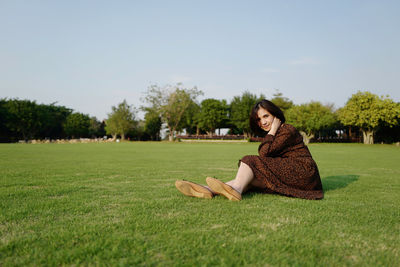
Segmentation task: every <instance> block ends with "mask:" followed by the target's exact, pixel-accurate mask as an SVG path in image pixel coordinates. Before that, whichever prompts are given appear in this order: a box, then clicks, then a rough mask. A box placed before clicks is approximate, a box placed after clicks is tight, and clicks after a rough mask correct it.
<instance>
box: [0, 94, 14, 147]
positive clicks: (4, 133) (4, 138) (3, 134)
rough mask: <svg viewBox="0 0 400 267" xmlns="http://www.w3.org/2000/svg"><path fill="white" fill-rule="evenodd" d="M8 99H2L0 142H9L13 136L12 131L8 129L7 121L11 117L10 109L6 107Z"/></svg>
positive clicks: (0, 105)
mask: <svg viewBox="0 0 400 267" xmlns="http://www.w3.org/2000/svg"><path fill="white" fill-rule="evenodd" d="M6 104H7V100H6V99H5V98H1V99H0V143H2V142H8V141H10V139H11V138H12V136H11V131H10V130H9V129H8V126H7V121H8V118H9V113H8V109H7V108H6Z"/></svg>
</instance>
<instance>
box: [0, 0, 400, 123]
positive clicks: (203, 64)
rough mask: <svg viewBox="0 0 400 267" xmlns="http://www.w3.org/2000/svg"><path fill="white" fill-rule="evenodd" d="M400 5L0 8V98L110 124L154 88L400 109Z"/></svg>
mask: <svg viewBox="0 0 400 267" xmlns="http://www.w3.org/2000/svg"><path fill="white" fill-rule="evenodd" d="M399 14H400V1H397V0H395V1H385V0H383V1H378V0H375V1H370V0H361V1H351V0H347V1H321V0H319V1H308V0H301V1H286V0H282V1H276V0H275V1H267V0H266V1H252V0H248V1H243V0H240V1H235V0H230V1H219V0H213V1H207V0H202V1H194V0H193V1H191V0H182V1H162V0H160V1H151V0H150V1H139V0H137V1H135V0H130V1H128V0H127V1H119V0H116V1H94V0H68V1H61V0H59V1H57V0H56V1H54V0H48V1H45V0H36V1H31V0H0V98H4V97H7V98H20V99H30V100H36V101H37V102H38V103H45V104H50V103H53V102H57V104H58V105H64V106H67V107H69V108H73V109H74V110H75V111H78V112H82V113H86V114H89V115H91V116H96V117H97V118H98V119H100V120H101V119H104V118H106V117H107V113H109V112H110V111H111V106H113V105H117V104H118V103H120V102H122V101H123V99H126V100H127V102H128V103H129V104H133V105H134V106H136V107H139V106H140V105H142V102H141V101H140V98H141V97H143V93H144V92H145V91H146V90H147V88H148V86H149V85H151V84H158V85H160V86H163V85H166V84H175V83H177V82H182V83H183V85H184V86H185V87H193V86H197V87H198V88H199V89H200V90H202V91H203V92H204V96H202V97H201V98H199V100H201V99H205V98H216V99H226V100H227V101H228V102H229V101H230V100H231V99H232V98H233V96H237V95H241V94H242V92H244V91H245V90H249V91H250V92H252V93H255V94H257V95H258V94H260V93H263V94H264V95H266V96H267V97H271V96H272V95H273V94H274V93H275V92H276V90H279V91H280V92H281V93H283V95H284V96H286V97H288V98H290V99H291V100H292V101H293V102H294V103H295V104H301V103H306V102H309V101H311V100H316V101H321V102H322V103H334V104H335V106H336V107H341V106H343V105H344V104H345V102H346V101H347V100H348V98H349V97H350V96H351V95H352V94H353V93H356V92H357V91H358V90H362V91H366V90H368V91H371V92H373V93H375V94H378V95H386V94H388V95H389V96H390V97H391V98H392V99H393V100H395V101H397V102H399V101H400V78H399V77H400V73H399V70H400V68H399V62H400V50H399V49H400V16H399Z"/></svg>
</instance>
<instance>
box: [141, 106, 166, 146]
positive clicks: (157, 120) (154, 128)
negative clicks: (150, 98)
mask: <svg viewBox="0 0 400 267" xmlns="http://www.w3.org/2000/svg"><path fill="white" fill-rule="evenodd" d="M144 121H145V122H144V132H145V133H146V134H148V135H149V136H150V139H151V140H152V141H156V140H160V130H161V125H162V121H161V117H160V115H159V114H158V113H157V112H155V111H154V110H151V109H149V110H147V113H146V114H145V115H144Z"/></svg>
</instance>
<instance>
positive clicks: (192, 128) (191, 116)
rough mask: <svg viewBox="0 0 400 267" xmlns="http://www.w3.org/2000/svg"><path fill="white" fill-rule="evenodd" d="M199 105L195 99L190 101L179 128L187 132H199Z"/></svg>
mask: <svg viewBox="0 0 400 267" xmlns="http://www.w3.org/2000/svg"><path fill="white" fill-rule="evenodd" d="M199 114H200V105H199V104H198V103H197V102H196V101H193V100H192V101H191V102H190V104H189V107H188V108H187V109H186V111H185V113H184V115H183V118H182V121H181V126H180V128H182V129H185V130H186V133H187V134H196V135H199V134H200V125H199Z"/></svg>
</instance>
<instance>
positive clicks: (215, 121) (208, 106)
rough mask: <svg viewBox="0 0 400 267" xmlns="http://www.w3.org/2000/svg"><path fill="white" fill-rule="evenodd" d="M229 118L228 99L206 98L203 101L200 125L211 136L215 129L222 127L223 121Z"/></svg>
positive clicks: (199, 118)
mask: <svg viewBox="0 0 400 267" xmlns="http://www.w3.org/2000/svg"><path fill="white" fill-rule="evenodd" d="M227 119H228V106H227V104H226V100H222V101H219V100H216V99H205V100H203V101H202V102H201V108H200V113H199V117H198V121H199V126H200V128H201V129H203V130H205V131H206V132H207V133H208V134H209V135H210V136H212V135H213V134H214V132H215V129H217V128H220V127H221V125H222V123H223V122H224V121H225V120H227Z"/></svg>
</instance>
